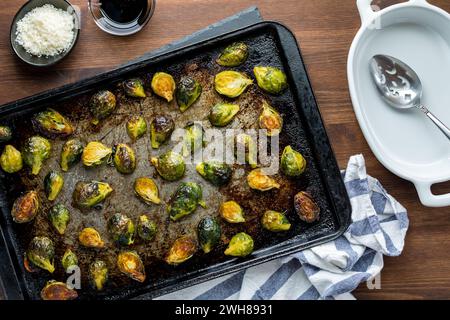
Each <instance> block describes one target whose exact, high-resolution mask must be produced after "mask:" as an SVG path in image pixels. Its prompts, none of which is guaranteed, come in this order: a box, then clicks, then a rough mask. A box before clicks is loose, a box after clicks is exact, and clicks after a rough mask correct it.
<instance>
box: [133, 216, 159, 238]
mask: <svg viewBox="0 0 450 320" xmlns="http://www.w3.org/2000/svg"><path fill="white" fill-rule="evenodd" d="M157 232H158V227H157V225H156V223H155V222H154V221H152V220H150V219H149V218H148V217H147V216H146V215H145V214H143V215H141V216H140V217H139V220H138V227H137V233H138V235H139V237H141V239H142V240H146V241H149V240H152V239H153V238H154V237H155V235H156V233H157Z"/></svg>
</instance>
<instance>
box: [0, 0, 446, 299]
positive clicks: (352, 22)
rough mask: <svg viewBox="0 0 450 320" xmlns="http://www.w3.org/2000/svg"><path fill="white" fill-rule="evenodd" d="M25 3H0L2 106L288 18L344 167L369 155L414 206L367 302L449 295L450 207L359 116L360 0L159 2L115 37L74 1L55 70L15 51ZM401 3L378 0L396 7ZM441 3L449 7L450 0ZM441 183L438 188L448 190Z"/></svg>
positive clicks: (438, 0) (370, 165) (377, 172)
mask: <svg viewBox="0 0 450 320" xmlns="http://www.w3.org/2000/svg"><path fill="white" fill-rule="evenodd" d="M23 2H24V1H19V0H9V1H0V70H1V76H0V104H3V103H6V102H9V101H13V100H15V99H19V98H23V97H25V96H29V95H32V94H34V93H37V92H40V91H42V90H46V89H50V88H53V87H56V86H60V85H62V84H66V83H70V82H74V81H77V80H80V79H83V78H86V77H89V76H92V75H95V74H97V73H99V72H102V71H106V70H110V69H111V68H114V67H115V66H117V65H119V64H120V63H123V62H125V61H127V60H130V59H132V58H134V57H137V56H139V55H142V54H143V53H144V52H146V51H149V50H152V49H156V48H158V47H160V46H162V45H164V44H167V43H169V42H171V41H173V40H175V39H178V38H180V37H182V36H185V35H187V34H190V33H192V32H194V31H196V30H198V29H200V28H203V27H205V26H207V25H209V24H211V23H214V22H216V21H217V20H220V19H222V18H224V17H227V16H229V15H232V14H234V13H236V12H237V11H239V10H242V9H245V8H247V7H249V6H251V5H257V6H258V7H259V8H260V10H261V12H262V14H263V16H264V18H265V19H267V20H276V21H279V22H282V23H284V24H285V25H287V26H288V27H289V28H290V29H292V30H293V31H294V33H295V35H296V37H297V39H298V41H299V44H300V47H301V49H302V53H303V56H304V60H305V63H306V65H307V68H308V71H309V75H310V77H311V81H312V85H313V88H314V89H315V93H316V96H317V99H318V103H319V106H320V110H321V113H322V115H323V118H324V121H325V124H326V128H327V131H328V134H329V136H330V139H331V142H332V144H333V147H334V150H335V153H336V157H337V159H338V161H339V164H340V166H341V167H345V166H346V163H347V161H348V158H349V156H351V155H353V154H357V153H362V154H364V156H365V158H366V162H367V170H368V172H369V173H370V174H371V175H372V176H375V177H377V178H378V179H379V180H380V181H381V183H382V184H383V185H384V186H385V188H386V189H387V190H389V191H390V193H391V194H392V195H393V196H394V197H396V198H397V199H398V200H399V201H400V202H401V203H402V204H403V205H404V206H405V207H406V208H407V209H408V211H409V217H410V222H411V225H410V229H409V232H408V235H407V241H406V247H405V250H404V253H403V254H402V255H401V256H400V257H395V258H386V259H385V267H384V269H383V272H382V275H381V286H382V289H381V290H368V289H366V287H365V285H361V286H360V288H359V289H358V290H357V291H356V297H357V298H362V299H430V298H436V299H448V298H450V250H449V249H448V248H449V247H450V208H440V209H431V208H425V207H423V206H422V205H421V204H420V203H419V200H418V198H417V194H416V192H415V190H414V187H413V186H412V184H411V183H409V182H407V181H404V180H402V179H400V178H398V177H396V176H394V175H393V174H391V173H390V172H388V171H387V170H386V169H385V168H384V167H383V166H382V165H381V164H380V163H379V162H378V161H377V160H376V159H375V157H374V155H373V154H372V152H371V151H370V149H369V147H368V145H367V143H366V141H365V139H364V137H363V135H362V133H361V130H360V128H359V126H358V124H357V122H356V118H355V115H354V113H353V109H352V105H351V102H350V97H349V93H348V86H347V76H346V62H347V54H348V50H349V48H350V44H351V42H352V39H353V37H354V35H355V33H356V32H357V30H358V28H359V25H360V19H359V16H358V13H357V10H356V5H355V2H356V1H355V0H341V1H335V0H315V1H311V0H278V1H269V0H227V1H223V0H221V1H218V0H216V1H211V0H183V1H181V0H160V1H158V5H157V9H156V13H155V16H154V18H153V19H152V21H151V22H150V24H149V25H148V27H147V28H146V29H145V30H144V31H143V32H141V33H139V34H137V35H134V36H131V37H126V38H120V37H113V36H110V35H107V34H105V33H103V32H102V31H100V30H99V29H98V28H97V27H96V26H95V24H94V22H93V20H92V19H91V17H90V16H89V12H88V11H87V6H86V2H87V1H85V0H72V3H73V4H76V5H79V6H80V8H81V12H82V29H81V38H80V40H79V43H78V45H77V47H76V48H75V50H74V51H73V52H72V54H71V55H70V56H69V57H68V58H67V59H66V60H65V61H63V62H62V63H60V64H59V65H57V66H55V67H54V68H52V69H49V70H36V69H31V68H29V67H27V66H24V65H23V64H22V63H20V62H19V61H17V60H16V58H15V57H14V56H13V55H12V54H11V50H10V46H9V28H10V23H11V20H12V18H13V16H14V14H15V12H16V11H17V9H18V8H19V7H20V6H21V5H22V4H23ZM392 2H395V1H374V3H376V4H384V5H386V4H389V3H392ZM432 2H433V3H434V4H436V5H438V6H440V7H441V8H443V9H444V10H447V11H450V2H449V1H448V0H434V1H432ZM448 190H449V188H448V185H447V186H438V187H436V188H435V189H434V191H435V192H438V193H439V192H444V191H448Z"/></svg>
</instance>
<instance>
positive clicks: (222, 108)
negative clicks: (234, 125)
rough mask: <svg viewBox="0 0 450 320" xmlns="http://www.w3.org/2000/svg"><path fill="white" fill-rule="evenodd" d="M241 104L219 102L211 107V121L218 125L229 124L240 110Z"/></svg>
mask: <svg viewBox="0 0 450 320" xmlns="http://www.w3.org/2000/svg"><path fill="white" fill-rule="evenodd" d="M239 109H240V108H239V105H237V104H231V103H218V104H216V105H215V106H214V107H212V108H211V112H210V113H209V122H211V124H212V125H213V126H216V127H224V126H226V125H227V124H229V123H230V122H231V121H232V120H233V118H234V116H235V115H236V114H237V113H238V112H239Z"/></svg>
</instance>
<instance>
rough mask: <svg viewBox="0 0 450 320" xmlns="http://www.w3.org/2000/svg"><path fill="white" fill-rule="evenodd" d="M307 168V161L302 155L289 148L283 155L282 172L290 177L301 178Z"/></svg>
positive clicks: (285, 149)
mask: <svg viewBox="0 0 450 320" xmlns="http://www.w3.org/2000/svg"><path fill="white" fill-rule="evenodd" d="M305 168H306V160H305V158H303V156H302V154H301V153H300V152H298V151H295V150H294V149H292V147H291V146H287V147H286V148H284V150H283V154H282V155H281V170H282V171H283V173H284V174H285V175H287V176H289V177H298V176H300V175H301V174H302V173H303V172H304V171H305Z"/></svg>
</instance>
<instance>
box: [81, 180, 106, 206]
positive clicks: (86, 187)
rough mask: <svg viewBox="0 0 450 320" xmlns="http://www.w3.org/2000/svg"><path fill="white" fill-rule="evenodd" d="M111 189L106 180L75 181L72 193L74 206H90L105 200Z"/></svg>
mask: <svg viewBox="0 0 450 320" xmlns="http://www.w3.org/2000/svg"><path fill="white" fill-rule="evenodd" d="M112 191H113V189H112V188H111V186H110V185H109V184H107V183H106V182H98V181H92V182H81V181H80V182H77V184H76V185H75V189H74V191H73V195H72V198H73V203H74V206H75V207H77V208H79V209H88V208H92V207H94V206H96V205H98V204H99V203H100V202H102V201H103V200H105V199H106V197H108V196H109V195H110V194H111V193H112Z"/></svg>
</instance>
